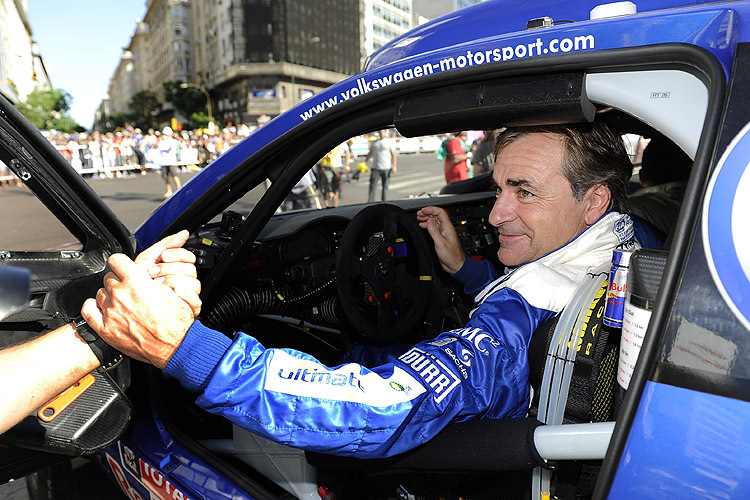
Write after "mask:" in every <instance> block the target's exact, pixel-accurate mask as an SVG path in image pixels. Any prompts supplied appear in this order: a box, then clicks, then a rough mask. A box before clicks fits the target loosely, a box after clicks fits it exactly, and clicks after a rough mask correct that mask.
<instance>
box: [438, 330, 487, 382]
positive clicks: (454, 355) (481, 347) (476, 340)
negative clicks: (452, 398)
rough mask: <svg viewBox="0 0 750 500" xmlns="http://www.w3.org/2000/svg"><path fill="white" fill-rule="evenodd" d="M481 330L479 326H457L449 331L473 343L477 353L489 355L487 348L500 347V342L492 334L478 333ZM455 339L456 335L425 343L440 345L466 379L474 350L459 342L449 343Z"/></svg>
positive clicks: (456, 339)
mask: <svg viewBox="0 0 750 500" xmlns="http://www.w3.org/2000/svg"><path fill="white" fill-rule="evenodd" d="M481 331H482V329H481V328H458V329H456V330H451V331H450V332H449V333H452V334H454V335H458V336H460V337H463V338H465V339H466V340H468V341H470V342H471V343H472V344H474V349H475V350H476V351H477V352H478V353H480V354H482V355H484V356H489V354H490V353H489V351H488V350H487V349H488V348H494V349H497V348H498V347H500V342H498V341H497V340H495V339H494V338H493V337H492V335H489V334H487V333H480V332H481ZM457 341H458V338H457V337H445V338H442V339H439V340H434V341H432V342H428V343H427V344H428V345H431V346H435V347H442V350H443V352H444V353H445V354H447V355H448V357H449V358H450V359H452V360H453V363H454V364H455V365H456V367H457V368H458V370H459V371H460V372H461V376H462V377H463V378H464V379H467V378H469V372H468V370H467V369H468V368H469V367H471V360H472V358H474V352H473V351H472V350H470V349H467V348H466V347H464V346H463V344H461V343H458V344H457V345H455V346H453V345H450V344H453V343H456V342H457Z"/></svg>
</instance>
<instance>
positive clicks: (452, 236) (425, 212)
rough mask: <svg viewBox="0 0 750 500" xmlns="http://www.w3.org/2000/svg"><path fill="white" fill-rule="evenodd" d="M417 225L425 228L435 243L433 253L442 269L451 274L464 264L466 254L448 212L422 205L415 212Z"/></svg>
mask: <svg viewBox="0 0 750 500" xmlns="http://www.w3.org/2000/svg"><path fill="white" fill-rule="evenodd" d="M417 220H418V221H419V227H421V228H422V229H427V232H429V233H430V236H432V241H433V242H434V244H435V253H437V256H438V260H440V265H441V266H442V267H443V269H444V270H445V271H447V272H449V273H451V274H453V273H455V272H457V271H458V270H459V269H461V266H463V265H464V260H466V254H465V253H464V251H463V249H462V248H461V244H460V243H459V241H458V235H457V234H456V230H455V228H454V227H453V224H451V220H450V218H449V217H448V212H446V211H445V210H444V209H442V208H439V207H424V208H423V209H422V210H420V211H419V212H417Z"/></svg>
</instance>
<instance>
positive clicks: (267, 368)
mask: <svg viewBox="0 0 750 500" xmlns="http://www.w3.org/2000/svg"><path fill="white" fill-rule="evenodd" d="M496 153H497V155H496V156H497V162H496V164H495V167H494V171H493V175H492V178H493V181H494V183H495V185H496V201H495V204H494V206H493V208H492V211H491V213H490V217H489V220H490V223H491V224H493V225H494V226H495V227H497V228H498V232H499V243H500V250H499V251H498V257H499V259H500V261H501V262H502V263H503V264H505V265H506V266H508V267H509V269H510V271H509V272H508V273H506V274H505V275H503V276H500V277H497V278H496V277H495V271H494V269H493V268H492V266H491V265H489V264H488V263H480V262H475V261H473V260H471V259H467V258H466V256H465V255H464V253H463V251H462V250H461V247H460V245H459V243H458V238H457V236H456V232H455V230H454V228H453V226H452V225H451V223H450V220H449V219H448V216H447V214H446V213H445V211H444V210H442V209H440V208H436V207H426V208H424V209H422V210H421V211H419V213H418V215H417V217H418V220H419V223H420V225H421V226H422V227H423V228H425V229H427V231H428V232H429V233H430V235H431V236H432V238H433V241H434V244H435V250H436V253H437V255H438V258H439V260H440V262H441V265H442V266H443V268H444V269H445V270H446V271H448V272H449V273H451V274H452V275H453V276H455V277H456V278H457V279H459V280H460V281H461V282H462V283H463V284H464V285H465V287H466V290H467V292H469V293H476V294H477V295H476V303H477V307H476V309H475V310H474V311H473V313H472V315H471V319H470V320H469V322H468V323H467V324H466V326H465V327H464V328H460V329H457V330H454V331H448V332H444V333H442V334H440V335H439V336H437V338H435V339H432V340H425V341H422V342H420V343H418V344H417V345H415V346H413V347H412V348H411V349H409V350H408V351H407V352H405V353H404V354H402V355H401V356H399V357H398V358H396V357H390V358H389V359H388V361H387V362H386V363H385V364H383V365H381V366H377V367H374V368H372V369H369V368H366V367H364V366H361V365H358V364H355V363H348V364H344V365H341V366H337V367H328V366H324V365H323V364H322V363H320V362H319V361H317V360H316V359H315V358H313V357H312V356H310V355H307V354H305V353H302V352H299V351H295V350H292V349H266V348H264V347H263V346H262V345H260V343H259V342H258V341H257V340H255V339H254V338H253V337H251V336H249V335H246V334H244V333H239V334H237V335H236V336H235V338H234V339H233V340H232V339H229V338H227V337H226V336H225V335H224V334H222V333H220V332H217V331H214V330H211V329H209V328H207V327H206V326H204V325H203V324H201V322H200V321H198V320H194V319H192V318H191V319H190V320H186V319H185V314H171V312H170V311H165V310H164V309H163V308H162V307H161V306H160V305H159V304H160V303H161V300H159V299H158V295H159V294H160V293H161V294H169V293H174V292H173V291H171V290H169V289H167V287H163V288H161V289H159V290H155V289H153V287H154V286H156V285H152V284H151V283H150V282H148V281H147V280H146V279H145V276H140V275H139V273H142V271H140V270H139V269H137V268H136V267H134V266H133V265H132V263H131V262H129V259H127V258H126V257H125V256H122V255H116V256H113V257H111V258H110V262H109V264H110V268H111V270H112V272H111V273H109V274H108V275H107V276H106V277H105V280H104V288H103V289H101V290H100V291H99V293H98V294H97V298H96V300H94V299H90V300H89V301H87V303H86V304H84V307H83V309H82V315H83V316H84V318H85V319H86V320H87V321H88V322H89V324H90V325H91V327H92V328H94V329H95V330H96V331H97V332H98V333H99V335H100V336H101V337H102V338H103V339H105V340H106V341H107V342H108V343H110V344H111V345H112V346H113V347H115V348H117V349H120V350H121V351H122V352H124V353H125V354H128V355H130V356H131V357H133V358H136V359H140V360H143V361H146V362H149V363H151V364H153V365H155V366H157V367H158V368H161V369H163V370H164V372H165V373H166V374H168V375H170V376H172V377H175V378H176V379H178V380H179V381H180V382H181V383H182V384H183V385H184V386H185V387H186V388H188V389H191V390H193V391H196V392H198V393H199V397H198V400H197V404H198V405H199V406H200V407H201V408H204V409H205V410H207V411H209V412H212V413H216V414H220V415H223V416H224V417H226V418H228V419H229V420H231V421H232V422H234V423H236V424H237V425H239V426H241V427H243V428H245V429H248V430H249V431H251V432H253V433H256V434H259V435H261V436H264V437H266V438H268V439H272V440H274V441H277V442H279V443H282V444H286V445H289V446H294V447H299V448H304V449H308V450H314V451H319V452H324V453H332V454H339V455H350V456H357V457H360V458H375V457H385V456H390V455H394V454H398V453H402V452H404V451H407V450H409V449H411V448H414V447H416V446H419V445H420V444H422V443H425V442H426V441H428V440H429V439H431V438H432V437H433V436H435V435H436V434H437V433H439V432H440V431H441V430H442V429H443V428H444V427H445V426H446V425H448V424H449V423H451V422H459V421H464V420H467V419H476V418H502V417H523V416H524V415H525V414H526V412H527V409H528V406H529V382H528V372H529V366H528V359H527V347H528V344H529V340H530V337H531V334H532V333H533V332H534V330H535V329H536V328H537V327H538V326H539V325H540V324H541V323H543V322H544V321H546V320H547V319H549V318H550V317H552V316H554V315H555V314H557V313H558V312H559V311H560V310H561V309H562V308H563V307H564V306H565V305H566V304H567V303H568V301H569V300H570V298H571V295H572V293H573V291H574V290H575V289H576V287H577V286H578V285H579V284H580V283H582V282H583V280H584V279H585V277H586V275H587V273H591V272H599V271H602V270H606V269H608V264H609V262H610V259H611V256H612V250H613V249H614V248H616V247H618V246H619V245H623V244H627V243H629V242H630V240H631V238H632V236H633V230H632V224H631V222H630V219H629V217H628V216H627V215H625V214H623V213H622V212H623V211H624V207H625V202H626V186H627V182H628V179H629V177H630V174H631V169H632V166H631V163H630V161H629V160H628V157H627V154H626V152H625V149H624V146H623V144H622V142H621V140H620V138H619V136H617V135H616V134H615V133H614V132H613V131H611V130H610V129H609V128H608V127H606V126H605V125H603V124H601V123H593V124H576V125H568V126H561V125H558V126H548V127H532V128H513V129H508V130H506V131H505V132H503V133H502V134H500V136H499V138H498V140H497V144H496ZM173 302H174V301H173ZM183 312H186V311H183Z"/></svg>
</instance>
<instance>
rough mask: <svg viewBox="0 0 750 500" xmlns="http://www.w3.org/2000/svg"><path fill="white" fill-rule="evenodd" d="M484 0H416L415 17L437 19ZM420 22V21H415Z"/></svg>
mask: <svg viewBox="0 0 750 500" xmlns="http://www.w3.org/2000/svg"><path fill="white" fill-rule="evenodd" d="M483 1H484V0H414V6H413V7H414V17H413V19H415V20H416V19H419V18H420V17H421V18H423V19H424V20H430V19H435V18H436V17H440V16H442V15H445V14H448V13H449V12H453V11H455V10H458V9H463V8H465V7H469V6H471V5H474V4H476V3H481V2H483ZM415 24H419V22H415Z"/></svg>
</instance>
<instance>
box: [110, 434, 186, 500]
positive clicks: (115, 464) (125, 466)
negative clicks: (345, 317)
mask: <svg viewBox="0 0 750 500" xmlns="http://www.w3.org/2000/svg"><path fill="white" fill-rule="evenodd" d="M117 444H118V447H119V448H120V461H117V460H115V459H114V458H112V456H111V455H110V454H109V453H105V455H106V456H107V463H108V464H109V468H110V469H111V470H112V473H113V474H114V476H115V479H116V480H117V484H118V485H119V486H120V489H122V491H123V493H125V496H126V497H127V498H129V499H130V500H149V499H150V500H189V497H188V496H187V495H185V494H184V493H182V492H181V491H180V490H179V489H177V488H175V486H174V485H173V484H172V483H170V482H169V481H168V480H167V479H166V478H165V477H164V476H163V475H162V474H161V473H160V472H159V471H158V470H156V469H155V468H154V467H152V466H150V465H149V464H148V463H146V462H144V461H143V460H142V459H140V458H139V457H137V456H136V455H135V453H133V451H132V450H131V449H130V448H128V447H127V446H125V445H123V444H122V442H118V443H117ZM125 471H128V473H129V474H130V476H131V477H132V478H133V479H135V481H137V483H138V484H140V485H141V486H143V487H145V488H146V490H148V494H149V496H148V498H144V497H142V496H141V494H140V493H139V492H138V491H137V490H136V489H135V488H133V486H132V485H131V484H130V482H129V481H128V478H127V476H126V475H125Z"/></svg>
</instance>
